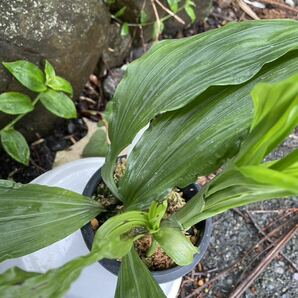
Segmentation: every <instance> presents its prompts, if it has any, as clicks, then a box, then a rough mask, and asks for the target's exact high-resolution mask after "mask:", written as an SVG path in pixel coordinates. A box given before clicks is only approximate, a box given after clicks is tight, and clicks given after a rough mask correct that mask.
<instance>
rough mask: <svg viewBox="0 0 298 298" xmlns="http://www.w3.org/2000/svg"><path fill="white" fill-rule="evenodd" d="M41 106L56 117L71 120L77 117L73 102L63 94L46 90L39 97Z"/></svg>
mask: <svg viewBox="0 0 298 298" xmlns="http://www.w3.org/2000/svg"><path fill="white" fill-rule="evenodd" d="M39 98H40V101H41V102H42V104H43V105H44V106H45V107H46V108H47V109H48V110H49V111H50V112H52V113H53V114H55V115H56V116H58V117H62V118H66V119H71V118H76V117H77V111H76V107H75V105H74V103H73V101H72V100H71V99H70V98H69V97H68V96H67V95H65V94H64V93H62V92H57V91H54V90H50V89H48V90H47V91H46V92H42V93H40V95H39Z"/></svg>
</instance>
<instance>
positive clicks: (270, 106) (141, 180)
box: [0, 20, 298, 298]
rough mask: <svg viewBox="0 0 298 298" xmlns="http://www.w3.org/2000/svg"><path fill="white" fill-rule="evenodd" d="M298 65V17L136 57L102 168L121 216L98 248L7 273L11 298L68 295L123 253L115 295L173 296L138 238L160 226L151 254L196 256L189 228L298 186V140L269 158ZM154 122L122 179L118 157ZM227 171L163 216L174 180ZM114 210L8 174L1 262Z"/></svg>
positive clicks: (0, 188) (290, 109) (291, 108)
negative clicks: (92, 269)
mask: <svg viewBox="0 0 298 298" xmlns="http://www.w3.org/2000/svg"><path fill="white" fill-rule="evenodd" d="M297 73H298V22H296V21H290V20H283V21H281V20H275V21H273V20H272V21H252V22H242V23H235V24H229V25H227V26H225V27H223V28H220V29H216V30H212V31H208V32H206V33H204V34H200V35H197V36H194V37H190V38H186V39H181V40H168V41H163V42H160V43H158V44H157V45H156V46H154V47H153V48H152V49H151V50H150V51H149V52H148V53H147V54H145V55H144V56H143V57H142V58H140V59H138V60H137V61H135V62H133V63H132V64H130V65H129V66H128V68H127V74H126V76H125V78H124V79H123V80H122V82H121V83H120V84H119V86H118V88H117V90H116V94H115V96H114V98H113V100H112V105H111V106H110V108H111V110H110V111H109V113H107V114H106V115H105V116H106V119H105V121H108V124H109V125H108V127H109V138H110V141H111V145H110V147H109V151H108V154H107V157H106V161H105V164H104V166H103V168H102V177H103V179H104V182H105V184H106V186H107V187H108V188H109V189H110V191H111V192H112V193H113V194H114V196H115V197H117V198H118V199H119V201H121V202H122V204H123V208H122V209H121V211H122V213H121V214H118V215H115V216H113V217H111V218H109V219H108V220H107V221H106V222H105V223H104V224H102V225H101V226H100V228H99V229H98V230H97V232H96V234H95V238H94V242H93V246H92V250H91V252H90V254H88V255H86V256H83V257H80V258H78V259H75V260H72V261H70V262H68V263H67V264H65V265H64V266H62V267H61V268H58V269H52V270H50V271H48V272H46V273H45V274H41V273H34V272H24V271H23V270H21V269H19V268H16V267H15V268H11V269H9V270H8V271H6V272H4V273H3V274H2V275H0V296H1V297H24V298H26V297H28V298H29V297H30V298H31V297H51V298H52V297H63V295H64V293H65V292H66V291H67V290H68V289H69V287H70V285H71V283H72V282H73V281H74V280H75V279H76V278H77V277H78V276H79V274H80V272H81V271H82V270H83V268H85V267H86V266H88V265H90V264H91V263H93V262H96V261H98V260H100V259H102V258H110V259H119V258H121V259H122V260H121V268H120V272H119V278H118V284H117V289H116V293H115V297H117V298H118V297H123V298H124V297H125V298H126V297H132V298H142V297H146V298H147V297H148V298H149V297H165V296H164V294H163V292H162V290H161V289H160V288H159V286H158V284H157V282H156V281H155V280H154V278H153V277H152V276H151V274H150V271H149V270H148V268H147V267H146V266H145V264H144V263H143V262H142V260H141V259H140V257H139V256H138V254H137V253H136V251H135V248H134V241H135V240H137V239H139V238H140V237H142V236H144V235H148V234H149V235H151V236H152V237H153V239H154V241H153V244H152V249H150V253H151V252H152V250H154V249H155V248H156V246H157V245H159V246H160V247H161V248H162V249H163V250H164V251H165V252H166V253H167V255H168V256H169V257H171V259H172V260H173V261H174V262H175V263H176V264H178V265H181V266H184V265H188V264H190V263H191V262H192V260H193V256H194V254H195V253H196V252H197V248H196V247H195V246H194V245H193V244H192V243H191V242H190V241H189V239H188V238H187V237H186V236H185V235H184V233H183V231H185V230H187V229H188V228H189V227H190V226H193V225H195V224H197V223H199V222H200V221H202V220H204V219H206V218H209V217H212V216H214V215H216V214H219V213H222V212H225V211H226V210H229V209H230V208H234V207H238V206H243V205H246V204H250V203H253V202H258V201H263V200H268V199H272V198H284V197H289V196H294V195H297V194H298V149H296V150H294V151H293V152H291V153H290V154H289V155H287V156H285V157H284V158H282V159H280V160H275V161H269V162H268V161H264V159H265V157H266V156H267V155H268V154H269V153H270V152H272V150H274V149H275V148H276V147H277V146H278V145H279V144H280V143H281V142H282V141H283V140H284V139H285V138H286V137H287V136H288V135H289V133H290V132H291V131H293V129H294V128H295V127H296V126H297V124H298V75H297ZM148 123H150V126H149V128H148V129H147V130H146V131H145V133H144V134H143V136H142V138H141V139H140V141H139V142H138V143H137V145H136V147H135V148H134V149H133V151H132V152H131V154H130V155H129V157H128V159H127V167H126V170H125V173H124V175H123V176H122V178H121V179H120V181H118V182H117V184H116V182H115V180H114V178H115V177H114V169H115V164H116V160H117V157H118V155H119V154H120V152H121V150H122V149H124V148H125V147H126V146H127V145H128V144H130V143H131V142H132V140H133V139H134V137H135V135H136V134H137V133H138V132H139V131H140V130H141V129H142V128H143V127H144V126H146V125H147V124H148ZM219 168H221V169H222V170H221V171H220V174H219V175H218V176H217V177H216V178H215V179H213V180H212V181H210V182H209V183H208V184H206V185H205V186H204V187H203V188H202V189H201V190H200V191H199V192H198V193H197V194H196V195H195V196H194V197H193V198H192V199H191V200H190V201H188V202H187V203H186V204H185V205H184V206H183V207H182V208H181V209H179V210H178V211H177V212H175V213H173V214H172V215H171V216H170V217H165V216H164V214H165V210H166V208H167V202H166V201H165V200H166V197H167V195H168V193H169V192H170V191H171V190H172V189H173V188H175V187H184V186H186V185H189V184H190V183H193V182H194V181H196V179H197V177H198V176H201V175H207V174H210V173H212V172H214V171H216V170H217V169H219ZM41 210H42V212H41ZM104 212H106V210H105V208H104V207H103V206H102V205H101V204H100V203H99V202H98V201H95V200H93V199H91V198H87V197H84V196H82V195H79V194H75V193H73V192H70V191H67V190H64V189H60V188H55V187H46V186H40V185H33V184H29V185H21V184H15V183H13V182H11V181H5V180H2V181H0V236H1V242H0V262H1V261H4V260H6V259H10V258H15V257H19V256H22V255H25V254H28V253H31V252H34V251H36V250H38V249H40V248H42V247H45V246H47V245H49V244H51V243H53V242H55V241H58V240H60V239H63V238H64V237H66V236H67V235H69V234H70V233H72V232H74V231H76V230H77V229H78V228H80V227H81V226H82V225H84V224H86V223H87V222H88V221H90V220H91V219H93V218H94V217H95V216H97V215H98V214H100V213H104ZM53 231H54V233H53ZM61 281H63V282H61ZM99 282H100V281H99ZM103 282H104V281H103ZM99 295H100V294H99Z"/></svg>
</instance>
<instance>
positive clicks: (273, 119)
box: [235, 75, 298, 166]
mask: <svg viewBox="0 0 298 298" xmlns="http://www.w3.org/2000/svg"><path fill="white" fill-rule="evenodd" d="M252 97H253V101H254V107H255V114H254V120H253V122H252V126H251V131H250V134H249V136H248V138H247V139H246V140H245V142H244V143H243V144H242V146H241V150H240V152H239V154H238V155H237V158H236V161H235V163H236V164H237V165H238V166H241V165H246V164H250V165H252V164H259V163H260V162H261V161H262V160H263V159H264V158H265V157H266V156H267V155H268V154H269V153H270V152H271V151H272V150H273V149H274V148H276V147H277V146H278V145H279V144H280V143H281V142H282V141H283V140H284V139H285V138H286V137H287V136H288V135H289V134H290V132H291V131H292V130H294V128H295V127H296V126H297V125H298V75H294V76H292V77H290V78H288V79H286V80H284V81H282V82H280V83H278V84H274V85H272V84H266V83H263V84H259V85H258V86H256V87H255V88H254V90H253V91H252Z"/></svg>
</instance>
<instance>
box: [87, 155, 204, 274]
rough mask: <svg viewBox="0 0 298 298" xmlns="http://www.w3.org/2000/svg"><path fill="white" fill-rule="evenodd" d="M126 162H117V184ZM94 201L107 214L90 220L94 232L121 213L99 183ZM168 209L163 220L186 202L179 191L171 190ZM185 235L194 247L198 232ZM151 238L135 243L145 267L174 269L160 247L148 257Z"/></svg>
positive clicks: (121, 206)
mask: <svg viewBox="0 0 298 298" xmlns="http://www.w3.org/2000/svg"><path fill="white" fill-rule="evenodd" d="M126 165H127V161H126V159H125V158H121V159H119V161H118V164H117V166H116V169H115V172H114V179H115V182H116V184H118V182H119V180H120V178H121V177H122V176H123V175H124V173H125V169H126ZM93 199H94V200H97V201H99V202H100V203H101V204H102V205H103V206H105V208H106V209H107V210H108V211H107V212H104V213H101V214H100V215H99V216H97V217H96V218H94V219H92V220H91V222H90V223H91V226H92V229H93V230H94V231H96V230H97V229H98V228H100V226H101V225H102V224H103V223H104V222H105V221H107V220H108V219H109V218H111V217H112V216H115V215H117V214H119V213H121V211H122V209H123V204H122V202H121V201H119V200H118V199H117V198H115V197H114V195H113V194H112V193H111V192H110V190H109V189H108V188H107V186H106V185H105V184H104V183H103V182H101V183H99V184H98V187H97V189H96V193H95V194H94V196H93ZM167 201H168V207H167V210H166V213H165V215H164V218H168V217H169V216H170V215H172V214H173V213H174V212H176V211H177V210H179V209H180V208H182V207H183V206H184V205H185V203H186V201H185V199H184V198H183V196H182V192H180V191H179V189H173V190H172V191H171V192H170V193H169V194H168V196H167ZM185 235H186V236H187V237H189V239H190V241H191V242H192V243H193V244H194V245H195V244H197V242H198V240H199V231H198V230H197V229H196V228H191V229H189V230H188V231H185ZM152 242H153V238H152V236H151V235H150V234H146V235H145V236H143V237H142V238H140V239H138V240H136V241H135V249H136V251H137V253H138V254H139V256H140V257H141V259H142V260H143V262H144V263H145V264H146V266H147V267H148V268H149V269H150V270H153V271H159V270H165V269H169V268H172V267H175V266H176V264H175V262H174V261H173V260H172V259H171V258H170V257H169V256H168V255H167V254H166V253H165V251H164V250H163V249H162V248H161V247H159V246H158V247H157V249H156V251H155V252H154V253H153V254H152V255H150V256H148V255H147V253H148V251H149V249H150V247H151V245H152Z"/></svg>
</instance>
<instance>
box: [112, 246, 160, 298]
mask: <svg viewBox="0 0 298 298" xmlns="http://www.w3.org/2000/svg"><path fill="white" fill-rule="evenodd" d="M127 297H129V298H152V297H154V298H166V296H165V294H164V293H163V291H162V290H161V288H160V287H159V285H158V283H157V282H156V280H155V279H154V278H153V277H152V275H151V273H150V271H149V270H148V268H147V267H146V265H145V264H144V263H143V262H142V260H141V259H140V257H139V256H138V255H137V253H136V252H135V250H134V249H132V250H131V251H130V252H129V253H128V255H127V256H125V257H124V258H123V259H122V262H121V267H120V273H119V277H118V283H117V289H116V294H115V298H127Z"/></svg>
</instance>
